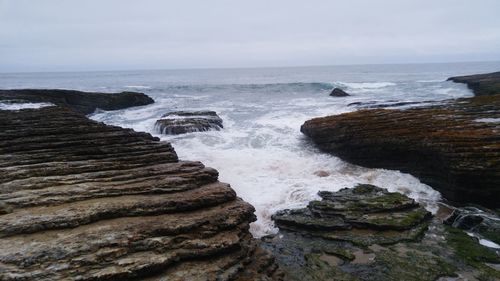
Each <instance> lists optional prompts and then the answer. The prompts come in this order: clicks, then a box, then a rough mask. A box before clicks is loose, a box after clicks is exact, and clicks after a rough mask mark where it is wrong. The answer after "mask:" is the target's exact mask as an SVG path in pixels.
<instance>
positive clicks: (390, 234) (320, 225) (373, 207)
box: [273, 184, 431, 246]
mask: <svg viewBox="0 0 500 281" xmlns="http://www.w3.org/2000/svg"><path fill="white" fill-rule="evenodd" d="M319 196H320V197H321V198H322V200H321V201H311V202H310V203H309V205H308V206H307V208H303V209H297V210H284V211H280V212H278V213H276V214H275V215H274V216H273V220H274V221H275V222H276V225H277V226H278V227H279V228H280V229H287V230H290V231H297V232H303V231H306V232H307V233H308V234H311V235H315V236H318V237H322V238H325V239H331V240H340V241H349V242H352V243H354V244H359V245H363V246H369V245H372V244H394V243H397V242H399V241H403V240H415V239H417V238H418V237H419V235H421V234H422V233H423V232H424V231H425V229H426V228H427V224H426V223H425V221H426V220H427V219H429V218H430V215H431V214H430V213H429V212H428V211H427V210H425V209H424V208H423V207H421V206H419V205H418V204H417V203H416V202H415V201H414V200H413V199H410V198H408V197H406V196H405V195H402V194H400V193H397V192H388V191H387V190H386V189H382V188H379V187H376V186H373V185H368V184H363V185H358V186H356V187H355V188H351V189H348V188H345V189H342V190H340V191H338V192H328V191H323V192H319Z"/></svg>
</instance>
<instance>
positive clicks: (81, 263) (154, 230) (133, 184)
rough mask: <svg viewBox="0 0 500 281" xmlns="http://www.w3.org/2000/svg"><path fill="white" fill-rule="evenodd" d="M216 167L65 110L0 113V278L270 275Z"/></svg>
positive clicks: (248, 210) (244, 208)
mask: <svg viewBox="0 0 500 281" xmlns="http://www.w3.org/2000/svg"><path fill="white" fill-rule="evenodd" d="M217 177H218V173H217V171H216V170H214V169H211V168H207V167H205V166H204V165H202V164H201V163H200V162H187V161H179V160H178V159H177V155H176V153H175V151H174V149H173V148H172V146H171V145H170V144H169V143H165V142H159V141H158V139H157V138H154V137H152V136H151V135H149V134H147V133H139V132H135V131H133V130H130V129H122V128H119V127H114V126H107V125H104V124H102V123H97V122H94V121H91V120H89V119H87V118H85V116H84V115H81V114H80V113H76V112H74V111H72V110H70V109H67V108H62V107H45V108H41V109H37V110H31V109H25V110H20V111H0V280H129V279H137V278H146V277H147V278H149V279H148V280H274V279H279V274H278V271H277V268H276V265H275V263H274V259H273V258H272V256H270V255H269V253H267V252H266V251H264V250H262V249H261V248H260V247H259V246H258V244H257V242H256V241H255V239H253V238H252V237H251V235H250V233H249V231H248V229H249V223H250V222H252V221H254V220H255V216H254V214H253V212H254V209H253V207H252V206H251V205H249V204H248V203H246V202H244V201H242V200H241V199H239V198H238V197H237V196H236V194H235V192H234V191H233V189H231V187H230V186H229V185H227V184H224V183H221V182H219V181H218V180H217Z"/></svg>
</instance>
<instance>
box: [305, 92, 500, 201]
mask: <svg viewBox="0 0 500 281" xmlns="http://www.w3.org/2000/svg"><path fill="white" fill-rule="evenodd" d="M496 120H500V95H496V96H482V97H474V98H465V99H458V100H454V101H448V102H444V103H443V104H441V105H435V106H429V107H421V108H414V109H407V110H389V109H373V110H359V111H356V112H351V113H345V114H341V115H336V116H328V117H323V118H316V119H312V120H309V121H307V122H305V123H304V125H302V127H301V131H302V132H303V133H304V134H305V135H307V136H308V137H310V138H311V139H312V141H313V142H315V143H316V144H317V145H318V146H319V147H320V148H321V149H323V150H324V151H327V152H330V153H333V154H335V155H337V156H339V157H341V158H343V159H344V160H346V161H349V162H352V163H354V164H358V165H362V166H366V167H372V168H385V169H394V170H400V171H403V172H406V173H410V174H412V175H414V176H416V177H418V178H419V179H420V180H421V181H422V182H423V183H426V184H428V185H430V186H432V187H433V188H435V189H437V190H439V191H440V192H441V193H442V195H444V197H445V198H447V199H449V200H451V201H455V202H461V203H462V202H463V203H468V202H472V203H478V204H482V205H485V206H490V207H500V200H498V198H500V165H499V163H500V162H499V161H500V147H499V146H498V143H499V142H500V135H499V134H498V132H499V130H500V123H499V122H498V121H496ZM484 121H486V122H484Z"/></svg>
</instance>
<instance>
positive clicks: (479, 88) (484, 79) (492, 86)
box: [448, 72, 500, 96]
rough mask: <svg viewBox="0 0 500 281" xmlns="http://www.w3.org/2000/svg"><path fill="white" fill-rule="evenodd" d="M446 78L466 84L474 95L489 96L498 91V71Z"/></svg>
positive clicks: (499, 86) (499, 78)
mask: <svg viewBox="0 0 500 281" xmlns="http://www.w3.org/2000/svg"><path fill="white" fill-rule="evenodd" d="M448 80H449V81H453V82H456V83H465V84H467V86H468V87H469V89H471V90H472V91H474V94H475V95H476V96H491V95H496V94H499V93H500V72H493V73H486V74H476V75H467V76H457V77H450V78H448Z"/></svg>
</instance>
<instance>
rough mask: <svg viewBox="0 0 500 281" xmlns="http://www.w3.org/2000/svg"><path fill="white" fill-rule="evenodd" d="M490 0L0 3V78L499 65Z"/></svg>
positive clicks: (498, 25)
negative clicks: (315, 67)
mask: <svg viewBox="0 0 500 281" xmlns="http://www.w3.org/2000/svg"><path fill="white" fill-rule="evenodd" d="M499 11H500V1H499V0H475V1H471V0H439V1H437V0H379V1H373V0H345V1H340V0H324V1H322V0H309V1H304V0H301V1H297V0H251V1H250V0H249V1H239V0H210V1H207V0H182V1H168V0H140V1H139V0H43V1H42V0H0V72H31V71H82V70H127V69H176V68H220V67H264V66H300V65H339V64H379V63H380V64H381V63H408V62H411V63H425V62H459V61H500V16H498V12H499Z"/></svg>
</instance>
